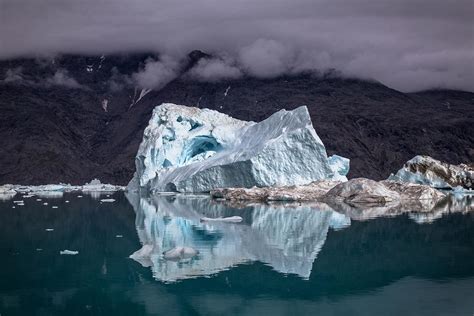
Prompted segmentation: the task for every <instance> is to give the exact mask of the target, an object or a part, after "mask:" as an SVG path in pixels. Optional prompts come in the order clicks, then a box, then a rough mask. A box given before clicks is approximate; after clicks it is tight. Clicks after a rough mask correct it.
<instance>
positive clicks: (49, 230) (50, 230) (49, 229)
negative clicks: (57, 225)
mask: <svg viewBox="0 0 474 316" xmlns="http://www.w3.org/2000/svg"><path fill="white" fill-rule="evenodd" d="M45 230H46V231H47V232H52V231H53V230H54V229H53V228H46V229H45Z"/></svg>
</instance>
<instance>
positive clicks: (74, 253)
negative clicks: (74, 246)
mask: <svg viewBox="0 0 474 316" xmlns="http://www.w3.org/2000/svg"><path fill="white" fill-rule="evenodd" d="M59 254H60V255H71V256H74V255H77V254H79V251H76V250H67V249H66V250H61V251H60V252H59Z"/></svg>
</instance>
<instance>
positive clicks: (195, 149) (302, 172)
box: [127, 103, 349, 192]
mask: <svg viewBox="0 0 474 316" xmlns="http://www.w3.org/2000/svg"><path fill="white" fill-rule="evenodd" d="M135 165H136V172H135V175H134V177H133V179H132V180H131V181H130V183H129V185H128V187H127V189H128V190H129V191H144V192H170V191H175V192H176V191H177V192H209V191H210V190H213V189H216V188H228V187H245V188H250V187H254V186H256V187H269V186H288V185H303V184H308V183H310V182H313V181H317V180H323V179H337V180H344V179H345V175H346V174H347V172H348V171H349V160H348V159H346V158H343V157H339V156H332V157H331V158H328V156H327V153H326V149H325V147H324V144H323V142H322V141H321V139H320V138H319V136H318V135H317V134H316V131H315V130H314V128H313V126H312V124H311V118H310V116H309V113H308V109H307V108H306V107H305V106H302V107H299V108H297V109H295V110H293V111H286V110H281V111H279V112H277V113H274V114H273V115H271V116H270V117H269V118H267V119H266V120H264V121H262V122H259V123H255V122H247V121H241V120H237V119H234V118H232V117H230V116H228V115H226V114H223V113H219V112H217V111H213V110H209V109H199V108H193V107H187V106H183V105H176V104H171V103H164V104H162V105H159V106H157V107H156V108H155V109H154V110H153V115H152V117H151V119H150V122H149V124H148V126H147V127H146V129H145V131H144V135H143V140H142V142H141V144H140V147H139V149H138V153H137V155H136V159H135Z"/></svg>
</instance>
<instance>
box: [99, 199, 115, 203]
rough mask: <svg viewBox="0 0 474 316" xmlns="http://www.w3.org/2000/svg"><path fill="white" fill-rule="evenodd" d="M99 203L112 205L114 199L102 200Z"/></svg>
mask: <svg viewBox="0 0 474 316" xmlns="http://www.w3.org/2000/svg"><path fill="white" fill-rule="evenodd" d="M100 201H101V202H105V203H112V202H115V199H102V200H100Z"/></svg>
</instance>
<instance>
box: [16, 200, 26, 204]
mask: <svg viewBox="0 0 474 316" xmlns="http://www.w3.org/2000/svg"><path fill="white" fill-rule="evenodd" d="M13 203H15V204H23V203H25V202H24V201H23V200H20V201H13Z"/></svg>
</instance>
